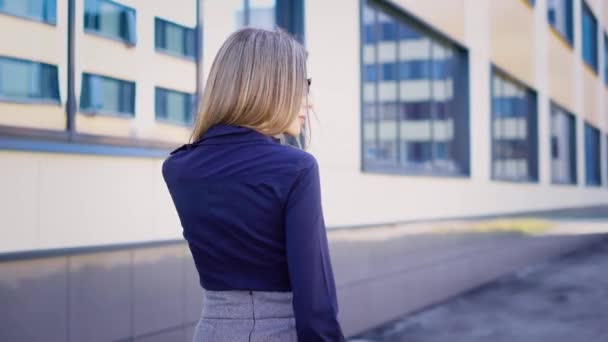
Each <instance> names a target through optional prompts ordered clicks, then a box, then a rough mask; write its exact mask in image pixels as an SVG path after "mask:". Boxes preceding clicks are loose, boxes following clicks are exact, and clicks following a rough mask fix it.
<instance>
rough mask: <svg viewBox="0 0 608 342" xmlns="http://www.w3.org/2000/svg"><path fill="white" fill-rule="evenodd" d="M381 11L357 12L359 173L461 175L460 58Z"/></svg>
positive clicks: (463, 75) (464, 119)
mask: <svg viewBox="0 0 608 342" xmlns="http://www.w3.org/2000/svg"><path fill="white" fill-rule="evenodd" d="M384 8H385V7H384V6H380V5H377V4H375V2H370V3H367V4H366V5H365V6H364V8H363V23H362V25H363V27H362V37H361V39H362V54H363V55H362V66H361V78H362V121H363V122H362V135H363V137H362V144H363V146H362V147H363V156H362V163H363V169H364V170H370V171H381V172H398V173H410V174H412V173H415V174H446V175H458V174H461V175H462V174H464V175H466V174H468V172H469V155H468V151H469V147H468V144H469V137H468V108H467V103H468V86H467V77H468V76H467V75H468V71H467V70H468V65H467V59H466V54H465V52H464V51H462V50H461V49H459V48H458V47H456V46H455V45H454V44H451V43H449V42H447V41H446V40H445V39H442V38H440V37H436V35H435V34H432V33H431V32H430V31H428V30H426V29H425V28H424V27H422V26H421V25H420V24H418V23H417V22H414V21H413V20H411V19H409V18H406V17H404V15H403V14H402V13H400V12H397V11H396V10H395V12H393V10H391V9H384Z"/></svg>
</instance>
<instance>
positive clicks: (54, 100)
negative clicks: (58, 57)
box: [0, 55, 62, 106]
mask: <svg viewBox="0 0 608 342" xmlns="http://www.w3.org/2000/svg"><path fill="white" fill-rule="evenodd" d="M2 60H7V61H13V62H18V63H23V64H27V65H28V66H30V67H31V66H41V67H48V68H54V69H55V73H56V76H57V77H56V79H55V82H56V83H55V89H54V90H56V91H57V94H56V97H55V96H54V97H47V98H34V97H28V98H21V99H18V98H14V97H10V96H6V95H4V94H2V88H1V86H0V102H2V103H19V104H50V105H59V106H60V105H61V103H62V102H61V88H60V85H59V66H57V65H54V64H49V63H45V62H39V61H33V60H29V59H24V58H16V57H9V56H4V55H0V62H1V61H2ZM40 81H41V82H42V81H43V80H42V78H41V79H40ZM0 82H1V80H0Z"/></svg>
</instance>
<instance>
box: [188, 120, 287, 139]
mask: <svg viewBox="0 0 608 342" xmlns="http://www.w3.org/2000/svg"><path fill="white" fill-rule="evenodd" d="M251 140H260V141H270V142H273V141H274V142H279V141H280V140H279V139H278V138H275V137H273V136H269V135H266V134H263V133H262V132H259V131H256V130H255V129H253V128H249V127H243V126H238V125H229V124H215V125H213V126H211V127H209V129H207V131H206V132H205V134H203V136H202V137H201V138H200V139H199V140H198V141H196V142H195V143H194V144H202V143H209V144H224V143H234V142H246V141H251Z"/></svg>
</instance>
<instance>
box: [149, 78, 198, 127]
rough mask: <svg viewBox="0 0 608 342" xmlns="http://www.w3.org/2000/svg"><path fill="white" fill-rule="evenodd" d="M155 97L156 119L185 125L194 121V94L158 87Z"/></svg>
mask: <svg viewBox="0 0 608 342" xmlns="http://www.w3.org/2000/svg"><path fill="white" fill-rule="evenodd" d="M155 99H156V100H155V101H156V106H155V107H156V119H159V120H162V121H168V122H172V123H177V124H185V125H190V124H191V123H192V114H193V110H194V108H193V105H194V96H193V95H192V94H188V93H182V92H179V91H175V90H169V89H164V88H159V87H157V88H156V97H155Z"/></svg>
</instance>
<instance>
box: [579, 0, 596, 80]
mask: <svg viewBox="0 0 608 342" xmlns="http://www.w3.org/2000/svg"><path fill="white" fill-rule="evenodd" d="M586 12H587V13H588V14H589V17H590V18H591V20H592V21H591V23H592V24H593V25H594V27H595V32H594V37H593V39H592V40H591V42H592V43H591V44H593V46H594V47H595V51H594V52H595V53H594V58H595V60H594V61H592V62H595V64H593V63H592V62H589V61H587V59H586V57H585V41H587V40H586V39H585V30H584V25H585V24H584V22H585V13H586ZM599 32H600V29H599V25H598V20H597V17H596V16H595V14H594V13H593V10H592V9H591V7H590V6H589V5H588V4H587V2H586V1H585V0H583V1H581V58H582V60H583V63H584V64H585V65H586V66H587V67H589V68H590V69H591V70H592V71H593V72H594V73H595V74H596V75H598V73H599V60H600V56H599V52H600V51H599V46H598V42H597V41H598V38H599V37H598V36H599Z"/></svg>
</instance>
